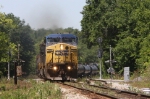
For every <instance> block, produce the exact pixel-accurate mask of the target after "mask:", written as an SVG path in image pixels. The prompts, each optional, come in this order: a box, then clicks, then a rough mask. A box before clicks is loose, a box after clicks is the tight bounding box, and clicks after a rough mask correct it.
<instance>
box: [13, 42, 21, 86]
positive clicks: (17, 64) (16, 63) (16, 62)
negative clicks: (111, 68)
mask: <svg viewBox="0 0 150 99" xmlns="http://www.w3.org/2000/svg"><path fill="white" fill-rule="evenodd" d="M19 46H20V44H18V59H17V60H16V61H15V77H14V84H15V85H17V66H19V61H20V58H19Z"/></svg>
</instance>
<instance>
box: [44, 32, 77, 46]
mask: <svg viewBox="0 0 150 99" xmlns="http://www.w3.org/2000/svg"><path fill="white" fill-rule="evenodd" d="M46 38H47V40H46V43H47V44H48V45H52V44H56V43H68V44H72V45H77V42H78V38H77V37H76V36H74V35H72V34H50V35H49V36H47V37H46Z"/></svg>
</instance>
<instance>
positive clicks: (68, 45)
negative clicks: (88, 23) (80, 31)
mask: <svg viewBox="0 0 150 99" xmlns="http://www.w3.org/2000/svg"><path fill="white" fill-rule="evenodd" d="M77 43H78V38H77V37H76V36H75V35H73V34H50V35H48V36H46V37H45V38H44V42H43V43H42V44H40V54H39V55H38V56H37V59H36V63H37V70H38V72H37V73H38V75H39V76H40V77H42V78H44V79H51V80H70V79H72V78H77V69H78V67H77V64H78V59H77Z"/></svg>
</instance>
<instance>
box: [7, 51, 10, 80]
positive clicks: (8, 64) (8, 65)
mask: <svg viewBox="0 0 150 99" xmlns="http://www.w3.org/2000/svg"><path fill="white" fill-rule="evenodd" d="M9 54H10V51H8V78H7V80H10V64H9Z"/></svg>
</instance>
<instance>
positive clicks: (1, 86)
mask: <svg viewBox="0 0 150 99" xmlns="http://www.w3.org/2000/svg"><path fill="white" fill-rule="evenodd" d="M12 82H13V81H12V80H11V81H7V80H4V78H3V79H2V80H1V81H0V99H61V96H62V94H61V90H60V89H59V87H58V86H56V85H55V84H54V83H50V82H44V83H40V82H39V83H37V82H36V81H34V80H24V81H18V84H17V85H14V84H13V83H12Z"/></svg>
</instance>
